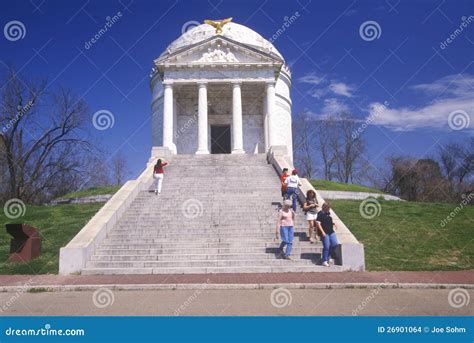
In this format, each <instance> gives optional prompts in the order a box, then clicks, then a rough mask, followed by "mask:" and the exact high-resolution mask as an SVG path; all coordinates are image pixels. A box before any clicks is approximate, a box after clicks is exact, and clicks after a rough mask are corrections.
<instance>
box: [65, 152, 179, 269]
mask: <svg viewBox="0 0 474 343" xmlns="http://www.w3.org/2000/svg"><path fill="white" fill-rule="evenodd" d="M158 156H159V157H164V158H165V159H167V160H169V159H170V158H171V156H172V154H171V153H170V152H169V150H168V149H166V148H153V150H152V158H150V160H149V162H148V163H147V167H146V168H145V170H144V171H143V172H142V174H141V175H140V176H139V177H138V178H137V179H136V180H131V181H128V182H126V183H125V184H124V185H123V186H122V187H121V188H120V189H119V191H118V192H117V193H115V194H114V195H113V196H112V198H110V200H109V201H107V203H106V204H105V205H104V206H103V207H102V208H101V209H100V210H99V211H98V212H97V213H96V214H95V215H94V217H92V219H91V220H90V221H89V222H88V223H87V224H86V226H84V227H83V228H82V230H81V231H79V233H78V234H77V235H76V236H75V237H74V238H73V239H72V240H71V241H70V242H69V243H68V244H67V245H66V246H65V247H63V248H61V249H60V251H59V274H63V275H66V274H74V273H80V272H81V270H82V269H83V268H84V267H85V266H86V263H87V262H88V261H89V260H90V258H91V256H92V255H93V254H94V252H95V250H96V248H97V247H98V246H99V245H100V244H101V243H102V241H103V240H104V239H105V238H106V237H107V233H108V232H109V231H110V230H111V229H112V228H113V227H114V226H115V224H116V223H117V221H118V220H119V219H120V218H121V216H122V215H123V213H124V212H125V211H126V210H127V209H128V208H129V207H130V204H131V203H132V202H133V201H134V200H135V198H136V197H137V195H138V194H139V192H140V191H142V190H146V189H149V188H150V187H151V184H152V183H153V165H154V160H155V159H156V158H157V157H158Z"/></svg>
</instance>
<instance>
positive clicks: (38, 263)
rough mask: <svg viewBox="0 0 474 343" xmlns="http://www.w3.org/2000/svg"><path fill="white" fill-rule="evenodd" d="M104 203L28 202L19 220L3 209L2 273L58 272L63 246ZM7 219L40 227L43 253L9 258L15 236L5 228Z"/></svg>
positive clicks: (0, 231) (0, 225)
mask: <svg viewBox="0 0 474 343" xmlns="http://www.w3.org/2000/svg"><path fill="white" fill-rule="evenodd" d="M103 205H104V204H103V203H93V204H66V205H57V206H29V205H27V207H26V212H25V215H24V216H23V217H22V218H19V219H17V220H11V219H8V218H7V217H5V215H4V211H0V261H1V262H2V263H0V274H47V273H53V274H57V273H58V267H59V248H61V247H63V246H65V245H66V244H67V243H68V242H69V241H70V240H71V239H72V238H73V237H74V236H75V235H76V233H77V232H79V230H80V229H82V227H83V226H84V225H85V224H86V223H87V222H88V221H89V219H90V218H92V216H93V215H94V214H95V213H96V212H97V211H98V210H99V208H101V207H102V206H103ZM7 223H25V224H29V225H32V226H34V227H37V228H38V229H40V232H41V235H42V236H43V244H42V254H41V257H39V258H37V259H35V260H33V261H31V262H28V263H9V262H6V261H7V259H8V256H9V253H10V238H11V236H10V235H9V234H8V233H7V232H6V230H5V224H7Z"/></svg>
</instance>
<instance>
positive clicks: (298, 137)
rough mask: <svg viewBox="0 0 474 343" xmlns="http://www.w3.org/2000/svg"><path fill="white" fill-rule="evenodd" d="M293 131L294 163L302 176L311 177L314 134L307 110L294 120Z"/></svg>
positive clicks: (312, 122)
mask: <svg viewBox="0 0 474 343" xmlns="http://www.w3.org/2000/svg"><path fill="white" fill-rule="evenodd" d="M293 132H295V136H294V137H295V142H294V153H295V162H296V165H297V166H298V167H299V168H300V169H301V173H302V175H303V176H305V177H307V178H308V179H311V178H312V177H313V167H314V159H315V158H314V156H315V149H314V146H315V134H314V121H312V120H311V119H310V117H309V114H308V112H307V111H304V112H302V113H300V115H299V117H298V119H297V120H296V121H295V122H294V128H293Z"/></svg>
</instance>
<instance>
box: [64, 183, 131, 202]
mask: <svg viewBox="0 0 474 343" xmlns="http://www.w3.org/2000/svg"><path fill="white" fill-rule="evenodd" d="M120 187H122V186H106V187H92V188H89V189H84V190H82V191H78V192H70V193H67V194H65V195H63V196H62V197H59V199H64V198H81V197H87V196H91V195H102V194H115V193H116V192H117V191H118V190H119V189H120Z"/></svg>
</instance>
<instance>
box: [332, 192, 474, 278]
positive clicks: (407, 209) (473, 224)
mask: <svg viewBox="0 0 474 343" xmlns="http://www.w3.org/2000/svg"><path fill="white" fill-rule="evenodd" d="M377 201H378V203H379V204H380V212H379V213H380V215H379V216H375V217H374V218H373V219H366V218H363V217H362V216H361V214H360V211H359V208H360V205H361V203H362V201H358V200H333V201H331V204H332V207H333V208H334V210H335V211H336V213H337V214H338V215H339V217H340V218H341V219H342V221H343V222H344V223H345V224H346V225H347V226H348V227H349V229H350V230H351V231H352V233H353V234H354V235H355V236H356V237H357V239H358V240H359V241H361V242H362V243H363V244H364V246H365V258H366V267H367V269H368V270H459V269H474V230H473V228H474V206H467V207H464V208H463V209H462V210H461V211H459V212H458V213H457V214H456V215H455V216H454V218H452V220H451V221H448V222H447V223H446V224H445V225H443V224H442V221H443V219H446V217H447V216H449V215H450V213H451V212H453V211H455V209H456V206H458V205H457V204H446V203H421V202H408V201H407V202H400V201H384V200H377Z"/></svg>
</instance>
